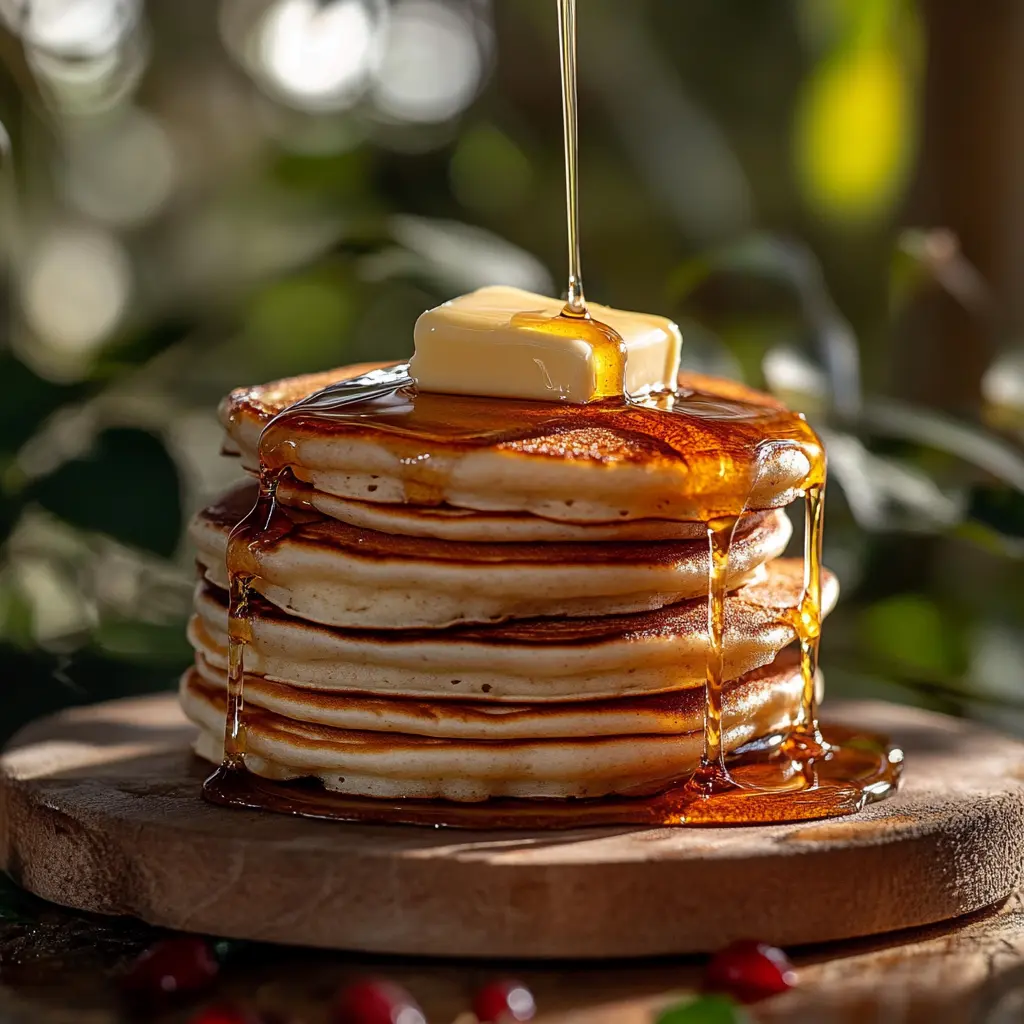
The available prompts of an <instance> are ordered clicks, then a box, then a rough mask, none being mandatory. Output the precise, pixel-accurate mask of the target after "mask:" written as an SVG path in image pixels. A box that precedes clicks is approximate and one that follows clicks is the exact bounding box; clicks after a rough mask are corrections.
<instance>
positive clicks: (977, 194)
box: [0, 0, 1024, 734]
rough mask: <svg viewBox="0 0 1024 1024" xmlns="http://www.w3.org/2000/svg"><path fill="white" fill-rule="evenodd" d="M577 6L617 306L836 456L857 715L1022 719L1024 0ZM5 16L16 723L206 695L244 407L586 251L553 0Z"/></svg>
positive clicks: (547, 277) (592, 166)
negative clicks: (201, 677) (123, 699)
mask: <svg viewBox="0 0 1024 1024" xmlns="http://www.w3.org/2000/svg"><path fill="white" fill-rule="evenodd" d="M580 7H581V10H580V14H579V18H580V75H581V81H580V89H581V103H582V109H581V136H582V138H581V145H582V186H581V188H582V219H583V225H582V233H583V253H584V272H585V278H586V281H587V293H588V295H589V296H590V297H591V298H594V299H598V300H600V301H602V302H607V303H610V304H612V305H617V306H621V307H626V308H639V309H644V310H651V311H656V312H660V313H664V314H668V315H671V316H673V317H674V318H676V319H677V320H678V321H679V322H680V324H681V325H682V327H683V331H684V335H685V338H686V345H685V360H686V363H687V364H688V365H690V366H693V367H699V368H701V369H704V370H710V371H712V372H717V373H721V374H725V375H731V376H737V377H742V378H744V379H746V380H747V381H748V382H751V383H754V384H757V385H759V386H764V387H767V388H770V389H772V390H773V391H775V392H777V393H779V394H781V395H784V396H785V397H787V398H788V399H789V400H790V401H792V402H793V403H794V404H795V405H797V406H798V407H799V408H801V409H803V410H804V411H806V412H807V413H808V415H809V416H811V417H812V418H813V420H814V422H815V423H816V425H817V426H818V427H819V428H820V429H821V431H822V433H823V434H824V435H825V437H826V439H827V442H828V445H829V450H830V461H831V486H830V491H829V497H828V528H827V533H826V537H827V540H826V554H827V560H828V562H829V563H830V564H831V565H832V566H833V567H834V568H835V569H836V570H837V571H838V572H839V574H840V576H841V578H842V581H843V584H844V600H843V602H842V604H841V607H840V609H839V610H838V611H837V612H836V613H835V615H834V616H833V618H832V619H831V620H830V624H829V628H828V630H827V632H826V638H825V642H824V648H823V663H824V665H825V668H826V671H827V674H828V679H829V684H830V686H831V689H832V692H845V693H858V694H867V695H873V696H874V695H881V696H884V697H886V698H889V699H895V700H902V701H911V702H916V703H921V704H924V705H927V706H932V707H938V708H940V709H943V710H947V711H952V712H955V713H961V714H968V715H972V716H976V717H980V718H988V719H991V720H994V721H998V722H999V723H1000V724H1002V725H1004V726H1007V727H1010V728H1016V729H1018V730H1020V731H1024V687H1022V685H1021V683H1022V678H1024V628H1022V626H1024V585H1022V584H1024V567H1022V559H1024V453H1022V448H1021V444H1022V440H1024V345H1022V341H1021V330H1020V329H1021V326H1022V320H1024V289H1022V288H1021V287H1019V284H1020V281H1021V277H1022V274H1024V116H1022V115H1021V99H1022V97H1024V4H1021V3H1020V2H1019V0H986V2H985V3H984V4H983V5H981V7H979V6H978V5H976V4H974V5H972V4H966V3H964V2H963V0H920V2H911V0H771V2H765V0H582V2H581V4H580ZM982 8H983V9H982ZM0 21H2V28H0V58H2V59H0V122H2V124H3V126H4V128H5V130H6V136H7V137H6V138H5V139H3V140H2V142H3V145H2V147H0V148H2V150H3V153H2V162H0V247H2V256H3V271H4V273H3V275H2V280H3V288H2V296H3V302H4V305H5V309H4V310H3V315H2V317H0V320H2V323H3V325H4V336H3V338H2V346H0V537H2V547H0V678H2V680H3V684H4V696H3V703H2V705H0V708H2V710H0V733H2V734H6V733H8V732H9V731H10V730H12V729H13V728H15V727H16V726H17V725H18V724H19V723H20V722H22V721H24V720H25V719H26V718H27V717H29V716H31V715H33V714H37V713H39V712H41V711H43V710H45V709H49V708H53V707H57V706H62V705H66V704H72V703H79V702H86V701H91V700H96V699H100V698H104V697H108V696H112V695H119V694H124V693H134V692H141V691H144V690H150V689H156V688H160V687H168V686H171V685H173V683H174V680H175V678H176V675H177V673H178V672H179V671H180V669H181V668H182V667H183V665H184V664H185V663H186V661H187V659H188V651H187V649H186V646H185V643H184V639H183V626H184V620H185V615H186V612H187V609H188V604H189V596H190V586H191V578H192V568H191V562H190V557H189V552H188V546H187V542H186V541H185V540H184V538H183V525H184V523H185V522H186V519H187V517H188V515H189V513H190V512H191V511H192V510H194V509H195V508H196V507H198V506H199V505H200V503H202V502H203V501H205V500H206V499H208V498H210V497H211V496H212V495H213V494H214V493H215V492H217V491H218V490H219V489H220V488H222V487H223V486H224V485H225V484H226V483H227V482H228V481H229V480H230V479H232V478H234V476H235V474H236V473H237V469H236V468H235V467H234V466H233V465H232V464H231V463H230V462H229V461H226V460H222V459H220V458H219V456H218V448H219V436H218V430H217V427H216V422H215V417H214V408H215V405H216V402H217V400H218V399H219V398H220V397H221V395H223V394H224V393H225V392H226V391H227V390H229V389H230V388H231V387H234V386H237V385H240V384H245V383H253V382H258V381H263V380H266V379H270V378H273V377H276V376H280V375H283V374H288V373H291V372H298V371H306V370H314V369H321V368H326V367H330V366H332V365H338V364H342V363H345V362H350V361H356V360H367V359H390V358H399V357H402V356H404V355H406V354H408V352H409V350H410V341H411V338H410V332H411V326H412V323H413V320H414V318H415V316H416V315H417V314H418V313H419V312H420V311H421V310H423V309H424V308H426V307H428V306H430V305H432V304H434V303H436V302H437V301H439V300H442V299H446V298H449V297H451V296H452V295H453V294H456V293H458V292H461V291H465V290H467V289H470V288H472V287H475V286H478V285H482V284H486V283H493V282H505V283H511V284H517V285H521V286H524V287H528V288H534V289H537V290H550V291H557V290H558V289H559V288H560V287H561V282H562V280H563V275H564V249H565V243H564V227H563V223H564V206H563V179H562V151H561V145H562V140H561V121H560V116H561V115H560V108H559V93H558V88H559V87H558V63H557V51H556V20H555V5H554V0H173V2H172V0H151V2H149V3H143V2H141V0H0Z"/></svg>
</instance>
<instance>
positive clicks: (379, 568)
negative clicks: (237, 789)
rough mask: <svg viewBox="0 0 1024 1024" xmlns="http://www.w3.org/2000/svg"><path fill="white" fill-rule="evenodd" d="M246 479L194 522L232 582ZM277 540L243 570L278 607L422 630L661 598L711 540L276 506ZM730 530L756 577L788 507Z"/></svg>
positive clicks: (201, 552) (693, 581) (772, 553)
mask: <svg viewBox="0 0 1024 1024" xmlns="http://www.w3.org/2000/svg"><path fill="white" fill-rule="evenodd" d="M255 500H256V487H255V485H254V484H246V485H243V486H241V487H239V488H237V489H236V490H234V491H232V492H230V493H229V494H228V495H227V496H225V498H223V499H222V500H221V501H220V502H218V503H216V504H214V505H211V506H210V507H209V508H207V509H205V510H204V511H203V512H201V513H200V514H199V515H198V516H197V517H196V519H195V520H194V521H193V524H192V528H191V535H192V540H193V542H194V543H195V546H196V549H197V558H198V561H199V563H200V565H201V566H202V567H203V571H204V573H205V575H206V577H207V579H209V580H210V581H211V582H213V583H215V584H217V585H218V586H220V587H223V588H225V589H226V588H227V585H228V580H227V570H226V567H225V557H226V551H227V541H228V535H229V533H230V532H231V529H232V528H233V527H234V526H235V524H236V523H237V522H238V521H239V520H240V519H242V518H243V517H244V516H245V515H246V514H247V513H248V512H249V511H250V510H251V509H252V507H253V504H254V503H255ZM278 519H279V521H280V524H281V525H280V526H277V525H275V533H274V541H273V542H270V543H261V544H257V545H250V546H249V547H248V548H244V549H243V551H242V556H243V557H241V559H240V560H239V562H238V564H237V566H236V569H237V570H238V571H240V572H246V573H251V574H253V576H254V580H253V586H254V588H255V589H256V590H258V591H259V592H260V593H261V594H263V596H264V597H266V598H267V599H268V600H269V601H271V602H272V603H273V604H275V605H277V606H278V607H279V608H281V609H283V610H285V611H287V612H289V613H291V614H293V615H297V616H300V617H301V618H304V619H307V620H309V621H311V622H316V623H321V624H323V625H328V626H340V627H344V628H355V629H359V628H366V629H389V628H402V629H418V628H424V627H445V626H451V625H454V624H457V623H480V622H500V621H504V620H508V619H520V618H534V617H538V616H574V617H575V616H588V615H608V614H618V613H629V612H636V611H644V610H649V609H654V608H660V607H662V606H664V605H667V604H672V603H675V602H677V601H680V600H684V599H689V598H693V597H697V596H699V595H703V594H705V593H706V592H707V577H708V563H709V556H708V545H707V542H706V541H703V540H701V541H645V542H631V543H630V542H624V541H620V542H607V543H603V544H580V543H562V544H557V543H535V544H527V543H507V544H487V543H478V542H458V541H444V540H436V539H430V538H414V537H407V536H403V535H395V534H388V533H382V532H380V531H376V530H366V529H361V528H359V527H355V526H349V525H348V524H346V523H342V522H340V521H338V520H336V519H325V518H324V517H323V516H320V515H319V514H312V513H307V512H303V511H300V510H294V509H290V508H288V509H285V508H282V509H280V510H279V512H278ZM742 526H743V530H742V531H738V532H737V535H736V537H735V538H734V540H733V544H732V550H731V553H730V559H729V567H730V572H729V575H728V582H727V585H728V586H729V587H730V588H735V587H737V586H739V585H740V584H742V583H744V582H747V581H749V580H750V579H751V576H752V574H753V573H754V571H755V570H756V569H758V568H759V567H760V566H761V565H762V564H763V563H764V562H765V561H767V560H768V559H771V558H775V557H776V556H778V555H780V554H781V553H782V551H783V550H784V549H785V547H786V544H787V543H788V541H789V538H790V534H791V527H790V523H789V519H788V518H787V517H786V514H785V513H784V512H782V511H774V512H768V513H765V514H763V515H757V516H749V517H747V519H746V521H745V522H744V523H743V524H742Z"/></svg>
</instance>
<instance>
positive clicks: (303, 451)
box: [221, 365, 818, 540]
mask: <svg viewBox="0 0 1024 1024" xmlns="http://www.w3.org/2000/svg"><path fill="white" fill-rule="evenodd" d="M366 370H367V367H366V366H365V365H360V366H354V367H348V368H343V369H340V370H336V371H332V372H330V373H326V374H314V375H308V376H304V377H296V378H291V379H288V380H283V381H277V382H275V383H272V384H268V385H265V386H262V387H255V388H247V389H240V390H237V391H234V392H232V394H231V395H229V396H228V398H227V399H226V400H225V401H224V402H223V403H222V405H221V420H222V422H223V424H224V427H225V430H226V432H227V435H228V437H227V443H226V450H227V451H230V452H236V453H238V454H240V455H241V457H242V461H243V464H244V465H245V467H246V468H247V469H249V470H250V471H256V470H257V469H258V466H259V457H258V445H259V441H260V435H261V432H262V431H263V430H264V428H265V427H267V426H268V424H269V423H270V422H271V421H272V420H273V419H274V417H275V416H277V415H278V414H279V413H281V412H283V411H284V410H286V409H288V412H287V413H286V414H285V416H284V417H282V418H281V419H279V420H278V422H277V423H276V424H275V426H274V427H273V428H272V431H271V432H268V436H267V437H266V438H265V455H267V456H268V458H269V459H270V460H271V461H274V462H276V465H277V466H282V467H283V466H287V467H288V468H289V469H290V470H291V472H292V474H293V475H294V477H295V478H296V479H297V480H298V481H300V482H301V483H306V484H309V485H311V486H312V487H313V488H315V490H316V491H318V492H321V493H322V494H324V495H329V496H334V497H336V498H340V499H345V500H346V501H350V500H355V501H359V502H368V503H380V504H385V505H394V504H408V505H413V506H427V507H446V506H454V507H455V508H460V509H472V510H480V511H485V512H491V513H495V512H496V513H512V514H513V515H517V514H521V513H524V512H525V513H530V514H531V515H533V516H538V517H541V518H542V519H547V520H553V521H555V522H556V523H559V524H594V523H629V522H632V521H634V520H651V519H654V520H662V521H664V520H676V521H683V522H696V521H702V520H706V519H707V518H710V517H712V516H715V515H721V514H725V513H726V512H731V513H736V512H738V511H739V510H740V508H742V507H743V506H744V505H746V507H748V508H751V509H767V508H777V507H781V506H782V505H785V504H787V503H788V502H789V501H791V500H792V499H793V498H794V497H795V496H796V494H797V493H798V492H799V491H800V490H801V489H802V488H803V487H804V486H805V484H806V481H807V478H808V474H809V473H810V472H811V470H812V463H813V460H814V459H815V457H816V455H817V453H818V449H817V442H816V438H814V435H813V433H812V432H811V431H810V428H809V427H807V426H806V424H804V423H803V421H802V420H801V419H800V418H798V417H795V416H793V415H792V414H788V413H786V412H785V410H784V408H783V407H782V406H781V405H780V404H779V403H778V402H776V401H775V400H774V399H772V398H770V397H769V396H767V395H763V394H761V393H759V392H757V391H753V390H752V389H750V388H746V387H744V386H743V385H740V384H735V383H732V382H729V381H722V380H717V379H713V378H708V377H703V376H700V375H693V374H684V375H681V376H680V379H679V383H680V389H679V391H677V392H676V394H675V395H674V396H668V395H666V396H661V397H658V398H652V399H651V400H650V403H649V404H646V405H640V406H638V405H625V404H624V405H606V404H602V403H596V404H592V405H589V406H577V405H559V404H556V403H545V402H520V401H512V400H495V399H479V398H471V397H465V396H458V395H434V394H428V393H424V394H417V393H416V392H415V389H414V388H412V387H411V383H410V381H409V379H408V377H407V376H406V375H405V373H404V368H402V367H397V368H390V369H380V370H376V371H374V372H372V373H371V374H369V375H368V376H361V377H359V381H358V383H356V382H355V380H354V378H356V377H357V376H359V375H360V374H365V371H366ZM343 380H349V381H353V383H352V384H351V385H350V386H349V388H348V389H345V390H342V389H337V390H335V391H333V392H332V391H328V392H326V393H324V392H321V393H320V394H317V392H318V389H323V388H325V387H329V386H330V385H332V384H334V383H336V382H339V381H343ZM311 396H312V397H311ZM297 402H298V403H301V404H299V405H298V406H296V405H295V404H294V403H297ZM673 410H675V411H674V412H673ZM274 432H276V433H274ZM771 437H774V438H776V443H763V442H765V441H766V439H768V438H771ZM755 450H756V456H755V454H754V452H755ZM320 511H322V512H324V513H325V514H332V513H331V511H330V509H329V508H328V507H322V508H321V509H320ZM433 522H436V519H435V520H430V519H428V521H427V523H426V524H425V525H426V526H427V527H428V528H431V523H433ZM363 525H368V524H363ZM449 525H450V524H449ZM414 528H415V517H412V518H411V521H407V522H406V529H407V530H409V532H412V529H414ZM427 535H435V534H429V533H428V534H427ZM452 539H456V538H454V537H453V538H452ZM457 539H483V538H482V537H474V538H470V537H468V536H465V537H458V538H457ZM487 539H498V538H497V537H496V536H495V535H494V534H491V535H489V536H488V537H487ZM530 539H536V540H545V539H583V538H572V537H565V536H564V535H563V536H562V537H560V538H555V537H552V538H547V537H544V536H534V537H531V538H530Z"/></svg>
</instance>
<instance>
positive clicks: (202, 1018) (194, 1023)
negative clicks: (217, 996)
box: [189, 1006, 262, 1024]
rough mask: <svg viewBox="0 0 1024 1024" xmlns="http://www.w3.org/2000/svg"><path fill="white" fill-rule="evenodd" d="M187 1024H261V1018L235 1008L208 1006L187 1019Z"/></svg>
mask: <svg viewBox="0 0 1024 1024" xmlns="http://www.w3.org/2000/svg"><path fill="white" fill-rule="evenodd" d="M189 1024H262V1018H261V1017H260V1016H259V1015H258V1014H255V1013H250V1012H249V1011H248V1010H241V1009H239V1008H238V1007H237V1006H208V1007H207V1008H206V1009H205V1010H200V1011H199V1013H197V1014H196V1015H195V1016H194V1017H191V1018H189Z"/></svg>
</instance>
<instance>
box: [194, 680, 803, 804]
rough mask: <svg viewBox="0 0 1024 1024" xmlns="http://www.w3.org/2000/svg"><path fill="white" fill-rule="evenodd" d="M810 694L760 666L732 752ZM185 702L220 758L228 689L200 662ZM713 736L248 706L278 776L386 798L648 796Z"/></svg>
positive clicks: (252, 753)
mask: <svg viewBox="0 0 1024 1024" xmlns="http://www.w3.org/2000/svg"><path fill="white" fill-rule="evenodd" d="M254 689H256V688H254ZM257 692H259V691H258V690H257ZM799 693H800V685H799V673H798V672H797V673H795V674H793V673H792V672H790V673H789V674H788V675H787V674H786V673H782V675H781V677H780V676H779V675H778V674H776V673H767V674H759V675H758V674H755V675H754V676H753V677H751V678H750V679H749V680H745V681H743V682H742V683H741V684H740V685H737V686H734V687H731V688H730V689H729V690H728V691H727V693H726V694H725V698H724V710H725V716H726V724H725V729H724V735H723V739H724V745H725V748H726V750H729V751H731V750H735V749H736V748H737V747H739V746H742V745H743V744H745V743H749V742H750V741H752V740H754V739H760V738H763V737H766V736H771V735H777V734H780V733H782V732H783V731H784V730H785V729H787V728H788V727H789V726H790V725H791V724H792V722H793V719H794V715H795V712H796V709H797V707H798V706H799ZM264 696H265V694H264ZM181 701H182V707H183V708H184V710H185V713H186V714H187V715H188V717H189V718H190V719H192V721H194V722H196V723H197V724H198V725H199V727H200V734H199V738H198V740H197V741H196V752H197V753H198V754H199V755H200V756H201V757H204V758H206V759H207V760H209V761H212V762H214V763H218V762H220V760H221V758H222V756H223V733H224V716H225V703H224V694H223V690H222V688H221V687H220V686H217V685H211V684H209V683H207V682H206V681H205V679H204V678H203V677H202V676H201V675H200V674H199V672H197V671H196V670H195V669H192V670H190V671H189V672H187V673H186V674H185V676H184V678H183V680H182V686H181ZM570 713H571V712H570ZM702 743H703V736H702V732H701V730H700V728H699V726H698V727H696V728H694V729H692V730H690V731H688V732H684V733H682V734H671V733H660V734H653V733H652V734H625V735H599V736H573V737H559V738H543V737H541V738H508V739H487V740H473V739H465V738H461V737H457V738H438V737H432V736H419V735H411V734H407V733H399V732H392V731H386V732H380V731H368V730H352V729H344V728H337V727H332V726H328V725H319V724H313V723H310V722H305V721H300V720H297V719H294V718H290V717H286V716H285V715H282V714H280V713H278V712H276V711H272V710H267V709H265V708H263V707H252V706H251V705H250V706H248V707H247V709H246V746H247V753H246V767H247V768H248V769H249V770H250V771H253V772H255V773H256V774H257V775H261V776H264V777H267V778H272V779H291V778H300V777H314V778H317V779H319V780H320V781H321V782H322V783H323V785H324V786H325V788H326V789H328V790H331V791H335V792H339V793H347V794H352V795H359V796H370V797H378V798H394V797H405V798H418V799H437V798H440V799H446V800H457V801H480V800H486V799H489V798H492V797H500V796H509V797H548V798H550V797H563V798H564V797H598V796H604V795H607V794H610V793H617V794H628V795H640V794H643V793H650V792H656V791H657V790H660V789H662V788H663V787H664V786H665V784H666V783H668V782H669V781H672V780H673V779H677V778H680V777H682V776H685V775H688V774H690V773H691V772H692V771H693V769H694V768H695V767H696V766H697V763H698V760H699V757H700V752H701V749H702Z"/></svg>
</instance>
